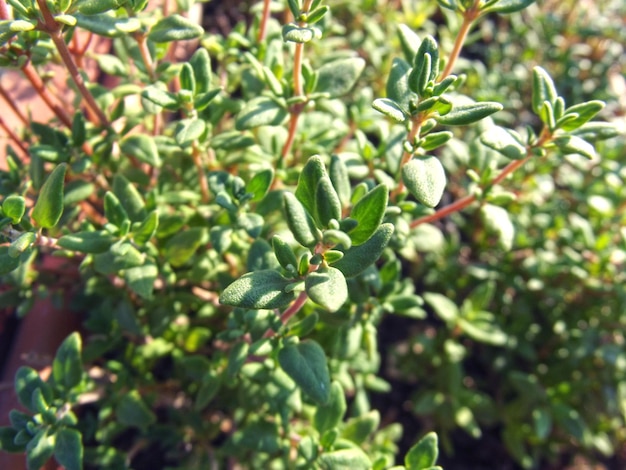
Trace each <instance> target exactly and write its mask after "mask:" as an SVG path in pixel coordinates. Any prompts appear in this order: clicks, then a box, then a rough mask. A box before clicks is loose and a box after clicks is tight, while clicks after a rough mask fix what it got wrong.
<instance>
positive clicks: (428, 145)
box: [420, 131, 453, 152]
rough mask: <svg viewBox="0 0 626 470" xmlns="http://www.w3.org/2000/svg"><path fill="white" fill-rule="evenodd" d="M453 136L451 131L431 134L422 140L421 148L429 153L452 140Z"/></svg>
mask: <svg viewBox="0 0 626 470" xmlns="http://www.w3.org/2000/svg"><path fill="white" fill-rule="evenodd" d="M452 136H453V134H452V132H449V131H441V132H431V133H430V134H428V135H426V136H425V137H424V139H423V140H422V142H421V144H420V147H421V148H422V149H424V150H425V151H427V152H429V151H431V150H435V149H436V148H439V147H441V146H442V145H444V144H445V143H446V142H448V141H449V140H450V139H451V138H452Z"/></svg>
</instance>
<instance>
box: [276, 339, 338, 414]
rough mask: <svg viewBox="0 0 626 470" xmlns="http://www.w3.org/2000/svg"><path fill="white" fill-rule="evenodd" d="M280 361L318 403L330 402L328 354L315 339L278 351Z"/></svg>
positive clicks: (295, 380)
mask: <svg viewBox="0 0 626 470" xmlns="http://www.w3.org/2000/svg"><path fill="white" fill-rule="evenodd" d="M278 362H279V363H280V366H281V367H282V368H283V370H284V371H285V372H286V373H287V375H289V377H291V378H292V379H293V381H294V382H295V383H296V384H297V385H298V386H299V387H300V388H301V389H302V391H303V392H304V393H306V394H307V395H308V396H309V397H310V398H311V399H312V400H313V401H314V402H316V403H317V404H318V405H324V404H325V403H328V399H329V398H330V376H329V374H328V365H327V364H326V355H325V354H324V350H323V349H322V347H321V346H320V345H319V344H317V343H316V342H315V341H310V340H309V341H303V342H302V343H298V344H291V345H289V346H285V347H284V348H282V349H281V350H280V351H279V353H278Z"/></svg>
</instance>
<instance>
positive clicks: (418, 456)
mask: <svg viewBox="0 0 626 470" xmlns="http://www.w3.org/2000/svg"><path fill="white" fill-rule="evenodd" d="M438 456H439V448H438V444H437V434H435V433H434V432H429V433H428V434H426V435H425V436H424V437H422V438H421V439H420V440H419V441H418V442H417V443H416V444H415V445H414V446H413V447H411V448H410V449H409V451H408V452H407V454H406V456H405V457H404V465H405V467H406V469H407V470H424V469H428V468H430V467H433V466H434V465H435V464H436V463H437V457H438Z"/></svg>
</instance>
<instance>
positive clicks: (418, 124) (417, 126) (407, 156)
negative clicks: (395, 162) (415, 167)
mask: <svg viewBox="0 0 626 470" xmlns="http://www.w3.org/2000/svg"><path fill="white" fill-rule="evenodd" d="M421 129H422V116H421V115H420V114H418V115H417V116H415V117H414V118H413V119H412V121H411V130H410V131H409V135H407V138H406V139H407V141H408V142H409V144H411V145H413V142H414V141H415V139H416V138H418V137H419V135H420V131H421ZM412 157H413V153H412V152H408V151H406V150H405V151H404V153H403V154H402V160H400V166H399V167H398V170H399V171H401V170H402V167H403V166H404V165H406V164H407V163H408V162H409V161H410V160H411V158H412ZM403 190H404V182H403V181H402V178H400V176H399V175H398V186H396V188H395V189H394V190H393V191H392V193H391V195H390V198H391V200H392V201H395V199H396V198H397V197H398V195H399V194H400V193H402V191H403Z"/></svg>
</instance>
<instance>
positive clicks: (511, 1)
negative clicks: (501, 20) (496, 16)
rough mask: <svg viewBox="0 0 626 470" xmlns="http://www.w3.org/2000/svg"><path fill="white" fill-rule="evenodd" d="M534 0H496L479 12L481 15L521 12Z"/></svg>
mask: <svg viewBox="0 0 626 470" xmlns="http://www.w3.org/2000/svg"><path fill="white" fill-rule="evenodd" d="M533 3H535V0H498V1H497V2H495V3H494V4H493V5H491V6H489V7H487V8H485V9H483V10H481V11H482V12H483V13H502V14H505V13H515V12H516V11H521V10H523V9H524V8H526V7H527V6H529V5H532V4H533Z"/></svg>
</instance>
